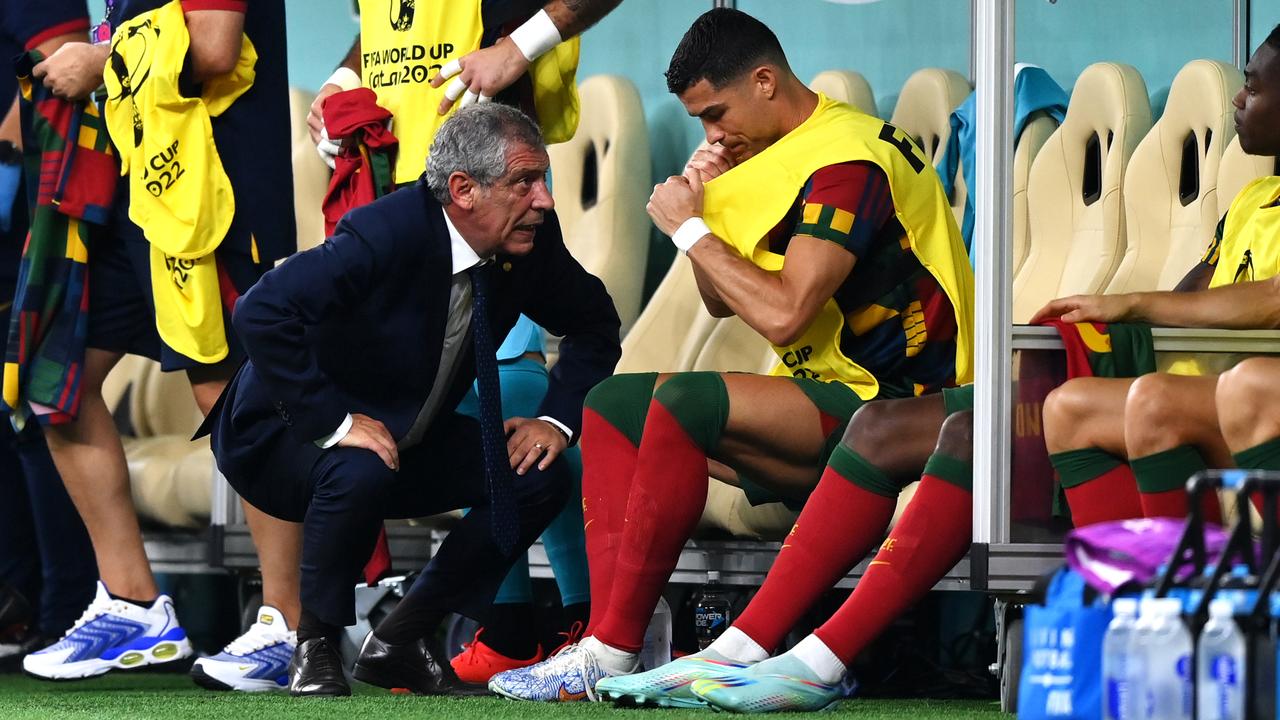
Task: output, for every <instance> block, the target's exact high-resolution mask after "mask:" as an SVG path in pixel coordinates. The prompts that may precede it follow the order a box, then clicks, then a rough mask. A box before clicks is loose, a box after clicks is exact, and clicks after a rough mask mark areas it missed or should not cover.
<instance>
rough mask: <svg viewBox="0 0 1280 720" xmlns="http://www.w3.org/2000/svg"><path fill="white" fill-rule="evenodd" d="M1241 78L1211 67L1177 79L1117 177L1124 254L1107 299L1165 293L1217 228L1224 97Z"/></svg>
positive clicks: (1193, 67) (1226, 136)
mask: <svg viewBox="0 0 1280 720" xmlns="http://www.w3.org/2000/svg"><path fill="white" fill-rule="evenodd" d="M1243 82H1244V77H1243V76H1242V75H1241V74H1240V71H1239V70H1237V69H1236V68H1235V67H1233V66H1231V65H1227V64H1226V63H1222V62H1218V61H1216V60H1193V61H1191V62H1189V63H1187V64H1186V65H1185V66H1184V67H1183V68H1182V70H1180V71H1179V72H1178V75H1177V77H1175V78H1174V80H1173V85H1172V87H1171V88H1170V89H1169V98H1168V100H1167V102H1166V104H1165V108H1164V113H1163V114H1162V115H1161V116H1160V119H1159V121H1157V122H1156V124H1155V125H1154V126H1153V127H1152V128H1151V131H1150V132H1148V133H1147V135H1146V137H1144V138H1143V139H1142V141H1141V142H1140V143H1138V147H1137V148H1136V149H1135V150H1134V151H1133V157H1132V158H1130V159H1129V167H1128V169H1127V170H1126V171H1125V180H1124V207H1125V239H1126V243H1125V252H1124V257H1123V258H1122V260H1121V261H1120V266H1119V268H1118V269H1117V270H1116V274H1115V276H1114V277H1113V278H1112V279H1111V282H1110V283H1109V284H1108V286H1107V292H1108V293H1122V292H1143V291H1149V290H1171V289H1173V287H1174V286H1175V285H1177V284H1178V281H1179V280H1181V279H1182V277H1183V276H1184V275H1186V273H1187V271H1188V270H1189V269H1191V268H1192V267H1194V266H1195V264H1196V262H1197V261H1199V260H1200V257H1201V256H1202V255H1203V254H1204V249H1205V247H1206V246H1207V245H1208V244H1209V240H1210V239H1211V238H1212V237H1213V231H1214V228H1215V227H1217V225H1218V169H1219V165H1220V160H1221V158H1222V151H1223V149H1224V148H1225V147H1226V145H1227V143H1229V142H1230V141H1231V140H1232V138H1234V137H1235V127H1234V124H1233V121H1232V115H1233V113H1234V110H1235V108H1234V107H1233V106H1232V105H1231V97H1232V96H1233V95H1235V93H1236V91H1237V90H1239V89H1240V85H1241V84H1242V83H1243Z"/></svg>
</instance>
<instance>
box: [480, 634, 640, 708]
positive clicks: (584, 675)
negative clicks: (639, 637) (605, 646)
mask: <svg viewBox="0 0 1280 720" xmlns="http://www.w3.org/2000/svg"><path fill="white" fill-rule="evenodd" d="M592 643H596V644H597V645H598V644H599V641H597V640H595V638H590V637H588V638H585V639H584V640H583V641H582V642H579V643H577V644H574V645H567V646H565V647H563V648H561V649H560V651H559V652H557V653H556V654H555V655H552V656H551V657H549V658H547V659H546V660H543V661H542V662H540V663H536V664H534V665H530V666H528V667H522V668H516V669H515V670H508V671H506V672H501V673H498V674H497V675H494V676H493V677H492V678H490V679H489V690H491V691H492V692H494V693H497V694H498V695H501V696H503V697H506V698H510V699H512V700H534V701H540V702H574V701H577V700H593V701H594V700H598V699H599V697H598V696H597V695H596V683H597V682H599V681H600V680H601V679H603V678H608V677H614V676H617V675H628V674H630V673H631V672H632V671H634V670H635V665H636V663H635V661H634V660H633V661H632V663H631V667H630V668H629V669H628V670H626V671H621V672H619V671H614V670H610V669H609V668H607V667H604V666H603V665H602V664H601V663H600V659H599V658H598V657H596V654H595V652H593V650H592Z"/></svg>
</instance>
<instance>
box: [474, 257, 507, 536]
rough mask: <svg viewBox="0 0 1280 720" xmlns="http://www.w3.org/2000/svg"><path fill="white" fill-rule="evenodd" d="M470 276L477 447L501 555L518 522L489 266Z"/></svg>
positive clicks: (481, 267)
mask: <svg viewBox="0 0 1280 720" xmlns="http://www.w3.org/2000/svg"><path fill="white" fill-rule="evenodd" d="M467 274H468V275H470V276H471V298H472V304H471V340H472V342H473V343H475V355H476V384H477V385H478V386H479V390H480V392H479V395H480V444H481V445H482V446H483V447H484V475H485V479H486V480H487V481H488V489H489V513H490V516H491V519H492V523H493V540H494V542H496V543H497V544H498V548H499V549H501V550H502V551H503V552H504V553H510V552H511V550H512V549H513V548H515V544H516V531H517V526H518V524H519V521H518V519H517V516H516V500H515V493H514V492H513V491H512V489H511V482H512V479H511V463H510V461H509V460H508V456H507V438H506V433H504V432H503V431H502V387H501V385H499V382H498V357H497V349H496V348H494V345H493V332H492V331H491V329H490V327H489V265H488V263H486V264H484V265H476V266H474V267H472V268H470V269H468V270H467Z"/></svg>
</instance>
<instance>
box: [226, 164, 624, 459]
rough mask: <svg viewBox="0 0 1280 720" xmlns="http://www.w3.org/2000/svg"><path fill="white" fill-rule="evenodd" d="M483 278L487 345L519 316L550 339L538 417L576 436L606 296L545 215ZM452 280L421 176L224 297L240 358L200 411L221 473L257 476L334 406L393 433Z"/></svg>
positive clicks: (470, 373) (408, 417) (597, 367)
mask: <svg viewBox="0 0 1280 720" xmlns="http://www.w3.org/2000/svg"><path fill="white" fill-rule="evenodd" d="M488 272H490V273H492V279H493V282H492V284H491V286H492V288H493V298H492V300H491V302H490V306H491V310H492V314H491V318H490V319H491V323H492V324H491V327H492V328H493V333H494V342H495V344H496V343H497V342H499V341H501V339H502V338H503V337H504V336H505V335H506V333H507V332H508V331H509V330H510V329H511V327H512V326H513V325H514V324H515V322H516V320H517V318H518V317H519V315H520V314H521V313H524V314H526V315H528V316H529V317H530V318H532V319H533V320H534V321H535V322H537V323H538V324H539V325H542V326H543V327H544V328H546V329H548V330H549V331H551V332H552V333H555V334H557V335H563V336H564V340H562V341H561V343H560V359H559V361H558V362H557V363H556V365H555V367H553V368H552V369H551V377H550V385H549V387H548V390H547V394H546V397H545V399H544V400H543V403H542V407H541V409H540V410H539V415H549V416H551V417H554V418H555V419H557V420H559V421H560V422H563V423H565V424H566V425H567V426H569V427H570V428H571V429H572V430H573V431H574V437H575V439H576V438H577V436H578V435H579V434H580V431H581V425H582V404H583V401H584V399H585V397H586V394H587V392H588V391H589V390H590V389H591V388H592V387H594V386H595V385H596V383H598V382H600V381H601V380H603V379H604V378H606V377H608V376H609V375H610V374H612V372H613V368H614V366H615V365H616V364H617V361H618V357H619V356H620V355H621V348H620V344H619V339H618V333H619V326H620V323H619V320H618V314H617V311H616V310H615V309H614V306H613V301H612V299H610V297H609V295H608V293H607V292H606V291H605V288H604V284H603V283H601V282H600V280H599V279H597V278H596V277H595V276H593V275H591V274H589V273H587V271H586V270H584V269H583V268H582V266H581V265H579V264H578V262H577V261H576V260H574V259H573V257H572V256H571V255H570V254H569V252H568V250H566V249H565V246H564V240H563V239H562V238H561V235H560V226H559V223H558V222H557V221H556V218H555V214H554V213H547V215H546V222H544V223H543V224H542V225H541V226H540V227H539V228H538V232H537V234H536V236H535V238H534V248H533V250H532V251H531V252H530V253H529V254H528V255H524V256H506V255H498V256H497V257H496V261H495V262H494V263H491V264H490V265H489V267H488ZM452 275H453V260H452V252H451V249H450V239H449V232H448V229H447V228H446V226H445V222H444V215H443V211H442V208H441V206H440V204H439V203H438V202H437V201H436V200H435V199H434V198H433V197H432V196H431V193H430V191H429V190H428V189H427V187H426V184H425V183H423V182H422V181H419V182H418V183H416V184H414V185H412V186H409V187H406V188H404V189H401V190H398V191H396V192H394V193H392V194H390V195H387V196H386V197H383V198H380V199H378V200H377V201H375V202H373V203H370V204H369V205H366V206H364V207H361V208H358V209H356V210H353V211H351V212H350V213H348V214H347V216H346V217H345V218H344V219H343V220H342V222H340V223H339V224H338V227H337V229H336V230H335V231H334V234H333V236H332V237H330V238H329V239H328V240H326V241H325V243H324V244H323V245H321V246H320V247H317V248H314V249H312V250H308V251H306V252H303V253H299V254H297V255H295V256H293V257H291V258H289V259H288V260H286V261H285V262H284V263H283V264H281V265H280V266H279V267H276V268H275V269H273V270H271V271H270V272H268V273H266V275H264V276H263V277H262V279H261V280H259V281H258V283H257V284H256V285H254V287H253V288H252V289H251V290H249V292H248V293H246V294H245V295H244V296H243V297H241V298H240V300H239V302H238V303H237V305H236V310H235V314H234V317H233V323H234V326H235V329H236V332H237V333H238V334H239V335H240V338H241V340H242V341H243V343H244V347H245V350H246V351H247V354H248V360H247V361H246V362H245V364H244V365H243V366H241V368H240V370H239V371H238V372H237V373H236V376H235V377H234V378H233V379H232V381H231V383H230V384H229V385H228V386H227V390H226V391H225V392H224V394H223V396H222V398H221V399H220V400H219V403H218V407H215V408H214V410H213V412H211V413H210V419H209V423H208V424H209V425H210V426H211V428H212V432H213V435H214V438H213V439H214V442H213V445H214V452H215V454H216V455H217V460H218V464H219V467H221V468H222V470H223V472H224V473H226V474H227V475H228V476H230V475H232V474H233V473H236V474H239V473H242V472H249V471H253V472H256V471H262V470H267V467H266V466H269V465H270V464H271V463H270V458H273V457H274V458H282V457H288V456H289V455H290V454H291V453H289V452H287V448H288V447H290V446H292V447H296V446H297V445H296V444H297V443H313V442H315V441H316V440H318V439H320V438H323V437H326V436H327V435H329V434H330V433H332V432H333V431H334V430H336V429H337V428H338V426H339V425H341V424H342V421H343V418H344V417H345V416H346V414H347V413H348V412H351V413H362V414H364V415H368V416H369V417H371V418H373V419H375V420H379V421H381V422H382V423H383V424H385V425H386V427H387V429H388V430H389V431H390V432H391V435H392V436H393V437H395V438H396V439H397V440H398V439H400V438H402V437H403V436H404V435H405V434H406V433H407V432H408V431H409V428H410V427H411V426H412V425H413V422H414V420H415V419H416V418H417V416H418V413H419V411H420V410H421V409H422V406H423V404H424V403H425V402H426V399H427V395H428V394H429V393H430V391H431V386H432V384H433V383H434V382H435V378H436V373H437V371H438V370H439V364H440V352H441V347H442V345H443V342H444V333H445V322H446V319H447V317H448V312H449V290H450V285H451V282H452ZM461 352H462V353H463V355H462V356H461V360H460V365H459V369H458V372H457V374H456V377H455V378H454V382H453V384H452V385H451V386H450V388H449V391H448V393H447V394H446V396H445V401H444V403H443V404H442V405H441V410H440V413H441V415H442V416H443V415H445V414H447V413H448V412H450V411H451V410H452V408H453V407H454V406H456V405H457V403H458V401H459V400H460V399H461V398H462V396H463V395H464V394H465V392H466V390H467V388H468V387H469V386H470V385H471V383H472V381H473V380H474V379H475V360H474V354H473V352H472V346H471V344H470V343H466V344H465V345H464V347H463V348H462V350H461ZM282 443H283V444H285V445H284V446H282V445H281V444H282ZM282 451H283V452H282Z"/></svg>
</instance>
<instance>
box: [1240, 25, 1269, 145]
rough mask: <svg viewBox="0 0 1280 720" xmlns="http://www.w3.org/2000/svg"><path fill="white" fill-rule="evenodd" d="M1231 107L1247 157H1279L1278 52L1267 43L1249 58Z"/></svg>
mask: <svg viewBox="0 0 1280 720" xmlns="http://www.w3.org/2000/svg"><path fill="white" fill-rule="evenodd" d="M1232 104H1234V105H1235V106H1236V113H1235V125H1236V134H1237V135H1239V136H1240V147H1241V148H1242V149H1243V150H1244V151H1245V152H1247V153H1249V154H1250V155H1277V154H1280V53H1277V52H1276V50H1275V49H1274V48H1272V47H1271V46H1270V45H1268V44H1267V43H1263V44H1262V45H1260V46H1259V47H1258V49H1257V51H1256V52H1254V53H1253V57H1252V58H1250V59H1249V64H1248V65H1246V66H1245V68H1244V87H1242V88H1240V92H1238V93H1236V96H1235V97H1234V98H1233V99H1232Z"/></svg>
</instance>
